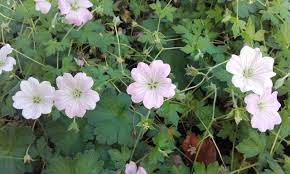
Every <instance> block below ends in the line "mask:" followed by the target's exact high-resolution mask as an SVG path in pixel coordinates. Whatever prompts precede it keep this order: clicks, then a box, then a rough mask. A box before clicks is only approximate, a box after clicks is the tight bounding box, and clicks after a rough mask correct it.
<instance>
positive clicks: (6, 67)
mask: <svg viewBox="0 0 290 174" xmlns="http://www.w3.org/2000/svg"><path fill="white" fill-rule="evenodd" d="M12 50H13V48H11V46H10V45H9V44H6V45H4V46H3V47H2V48H1V49H0V74H2V71H12V70H13V65H15V64H16V60H15V59H14V58H13V57H10V56H8V54H11V53H12Z"/></svg>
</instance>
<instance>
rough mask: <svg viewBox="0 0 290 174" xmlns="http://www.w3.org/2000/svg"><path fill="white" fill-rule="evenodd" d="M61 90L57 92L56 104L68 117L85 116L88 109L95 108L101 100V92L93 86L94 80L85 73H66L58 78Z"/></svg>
mask: <svg viewBox="0 0 290 174" xmlns="http://www.w3.org/2000/svg"><path fill="white" fill-rule="evenodd" d="M56 83H57V87H58V88H59V90H57V91H56V92H55V106H56V107H57V109H59V110H65V113H66V115H67V116H68V117H70V118H74V117H83V116H84V115H85V113H86V110H93V109H94V108H95V107H96V103H97V102H98V101H99V100H100V97H99V94H98V93H97V92H96V91H93V90H92V89H91V88H92V86H93V84H94V81H93V79H92V78H91V77H88V76H87V75H86V74H85V73H77V74H76V75H75V76H74V77H73V76H72V75H71V74H69V73H65V74H64V75H63V76H59V77H57V79H56Z"/></svg>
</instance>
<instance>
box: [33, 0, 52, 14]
mask: <svg viewBox="0 0 290 174" xmlns="http://www.w3.org/2000/svg"><path fill="white" fill-rule="evenodd" d="M34 1H35V10H36V11H40V12H41V13H43V14H47V13H48V12H49V10H50V8H51V4H50V2H49V1H47V0H34Z"/></svg>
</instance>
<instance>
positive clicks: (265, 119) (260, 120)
mask: <svg viewBox="0 0 290 174" xmlns="http://www.w3.org/2000/svg"><path fill="white" fill-rule="evenodd" d="M277 94H278V92H276V91H275V92H273V93H272V92H271V89H270V88H267V89H265V90H264V93H263V94H262V95H257V94H250V95H248V96H246V97H245V103H246V104H247V107H246V109H247V111H248V112H249V113H250V114H252V119H251V124H252V127H253V128H258V129H259V131H261V132H265V131H266V130H267V129H269V130H272V129H273V128H274V126H275V125H277V124H280V123H281V117H280V115H279V113H278V110H279V108H280V107H281V104H280V103H279V101H278V100H277Z"/></svg>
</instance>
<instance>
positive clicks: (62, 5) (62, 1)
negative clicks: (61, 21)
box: [58, 0, 71, 14]
mask: <svg viewBox="0 0 290 174" xmlns="http://www.w3.org/2000/svg"><path fill="white" fill-rule="evenodd" d="M58 8H59V10H60V13H61V14H68V13H69V12H70V10H71V6H70V3H69V2H68V1H67V0H58Z"/></svg>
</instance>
